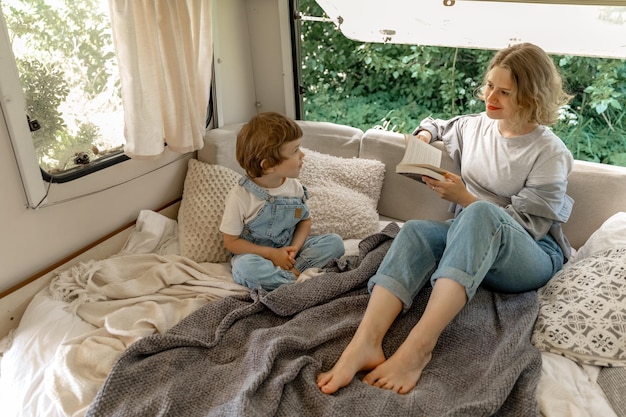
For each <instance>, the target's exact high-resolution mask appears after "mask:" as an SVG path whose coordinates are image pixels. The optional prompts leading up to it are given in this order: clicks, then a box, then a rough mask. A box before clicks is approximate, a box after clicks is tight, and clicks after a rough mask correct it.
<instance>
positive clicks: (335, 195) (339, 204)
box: [300, 149, 385, 239]
mask: <svg viewBox="0 0 626 417" xmlns="http://www.w3.org/2000/svg"><path fill="white" fill-rule="evenodd" d="M302 151H303V152H304V154H305V157H304V160H303V163H302V170H301V172H300V182H302V184H303V185H304V186H306V187H307V189H308V190H309V196H310V198H309V200H308V201H307V205H308V206H309V209H310V210H311V219H312V222H311V234H312V235H321V234H325V233H337V234H338V235H340V236H341V237H342V238H343V239H363V238H365V237H367V236H369V235H371V234H373V233H377V232H378V231H379V230H380V224H379V221H378V220H379V215H378V211H377V210H376V207H377V206H378V199H379V198H380V193H381V191H382V187H383V180H384V177H385V164H383V163H382V162H380V161H377V160H373V159H362V158H342V157H338V156H332V155H327V154H323V153H320V152H315V151H312V150H309V149H302Z"/></svg>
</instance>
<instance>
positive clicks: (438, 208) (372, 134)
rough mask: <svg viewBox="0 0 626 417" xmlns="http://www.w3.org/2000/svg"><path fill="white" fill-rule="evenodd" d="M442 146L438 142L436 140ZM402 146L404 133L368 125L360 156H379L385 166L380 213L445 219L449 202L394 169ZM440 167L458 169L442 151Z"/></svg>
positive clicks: (402, 148)
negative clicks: (371, 127)
mask: <svg viewBox="0 0 626 417" xmlns="http://www.w3.org/2000/svg"><path fill="white" fill-rule="evenodd" d="M435 145H436V146H437V147H439V148H440V149H441V142H435ZM404 149H405V140H404V134H401V133H394V132H388V131H384V130H377V129H369V130H368V131H366V132H365V134H364V135H363V139H362V141H361V153H360V154H359V156H360V157H361V158H368V159H378V160H380V161H382V162H383V163H384V164H385V166H386V169H385V182H384V183H383V189H382V193H381V196H380V200H378V212H379V213H380V215H381V216H385V217H390V218H394V219H399V220H408V219H433V220H445V219H448V218H450V217H452V213H451V212H450V211H449V208H450V203H449V202H447V201H445V200H442V199H441V198H439V196H438V194H437V193H435V192H433V191H432V190H430V189H429V188H428V187H427V186H426V185H424V184H422V183H421V182H418V181H415V180H412V179H410V178H407V177H405V176H403V175H400V174H397V173H396V165H398V163H399V162H400V160H401V159H402V156H403V155H404ZM442 167H443V168H444V169H447V170H449V171H452V172H458V169H457V168H456V167H455V164H454V163H453V161H452V159H450V157H449V156H448V155H447V154H446V153H445V152H444V153H443V158H442Z"/></svg>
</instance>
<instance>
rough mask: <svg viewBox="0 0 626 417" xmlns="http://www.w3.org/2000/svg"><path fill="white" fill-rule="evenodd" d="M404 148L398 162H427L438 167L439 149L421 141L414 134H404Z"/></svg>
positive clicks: (439, 160) (439, 161)
mask: <svg viewBox="0 0 626 417" xmlns="http://www.w3.org/2000/svg"><path fill="white" fill-rule="evenodd" d="M404 138H405V141H406V150H405V151H404V157H403V158H402V161H401V162H400V164H401V165H403V164H408V165H411V164H427V165H434V166H436V167H439V166H440V165H441V151H440V150H439V149H437V148H435V147H434V146H431V145H429V144H427V143H425V142H422V141H421V140H420V139H418V138H417V137H415V136H411V135H404Z"/></svg>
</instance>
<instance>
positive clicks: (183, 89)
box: [109, 0, 213, 159]
mask: <svg viewBox="0 0 626 417" xmlns="http://www.w3.org/2000/svg"><path fill="white" fill-rule="evenodd" d="M211 1H212V0H109V5H110V9H111V22H112V27H113V41H114V45H115V49H116V53H117V57H118V61H119V69H120V76H121V88H122V103H123V105H124V122H125V126H124V134H125V136H126V145H125V148H124V151H125V153H126V155H128V156H130V157H131V158H137V159H148V158H154V157H157V156H159V155H161V154H162V153H163V152H164V149H165V143H167V146H168V148H169V149H170V150H172V151H175V152H180V153H185V152H192V151H195V150H197V149H200V148H201V147H202V144H203V140H202V138H203V135H204V130H205V122H206V120H205V119H206V111H207V104H208V101H209V93H210V88H211V66H212V55H213V44H212V34H211Z"/></svg>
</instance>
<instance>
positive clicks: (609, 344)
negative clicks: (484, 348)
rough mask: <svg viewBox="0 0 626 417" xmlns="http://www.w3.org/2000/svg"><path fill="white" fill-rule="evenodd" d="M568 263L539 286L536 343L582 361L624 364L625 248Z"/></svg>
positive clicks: (537, 345)
mask: <svg viewBox="0 0 626 417" xmlns="http://www.w3.org/2000/svg"><path fill="white" fill-rule="evenodd" d="M567 265H568V266H566V267H565V268H563V269H562V270H561V271H559V272H557V273H556V275H555V276H554V277H553V278H552V279H551V280H550V281H549V282H548V284H546V285H545V286H544V287H542V288H540V289H539V291H538V294H539V315H538V317H537V321H536V323H535V328H534V331H533V336H532V343H533V344H534V345H535V346H536V347H537V348H538V349H540V350H544V351H547V352H552V353H556V354H560V355H562V356H565V357H567V358H569V359H571V360H573V361H575V362H579V363H583V364H588V365H597V366H626V247H621V248H613V249H608V250H606V251H603V252H600V253H597V254H595V255H591V256H589V257H587V258H584V259H582V260H580V261H578V262H576V263H574V264H572V265H569V264H567Z"/></svg>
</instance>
